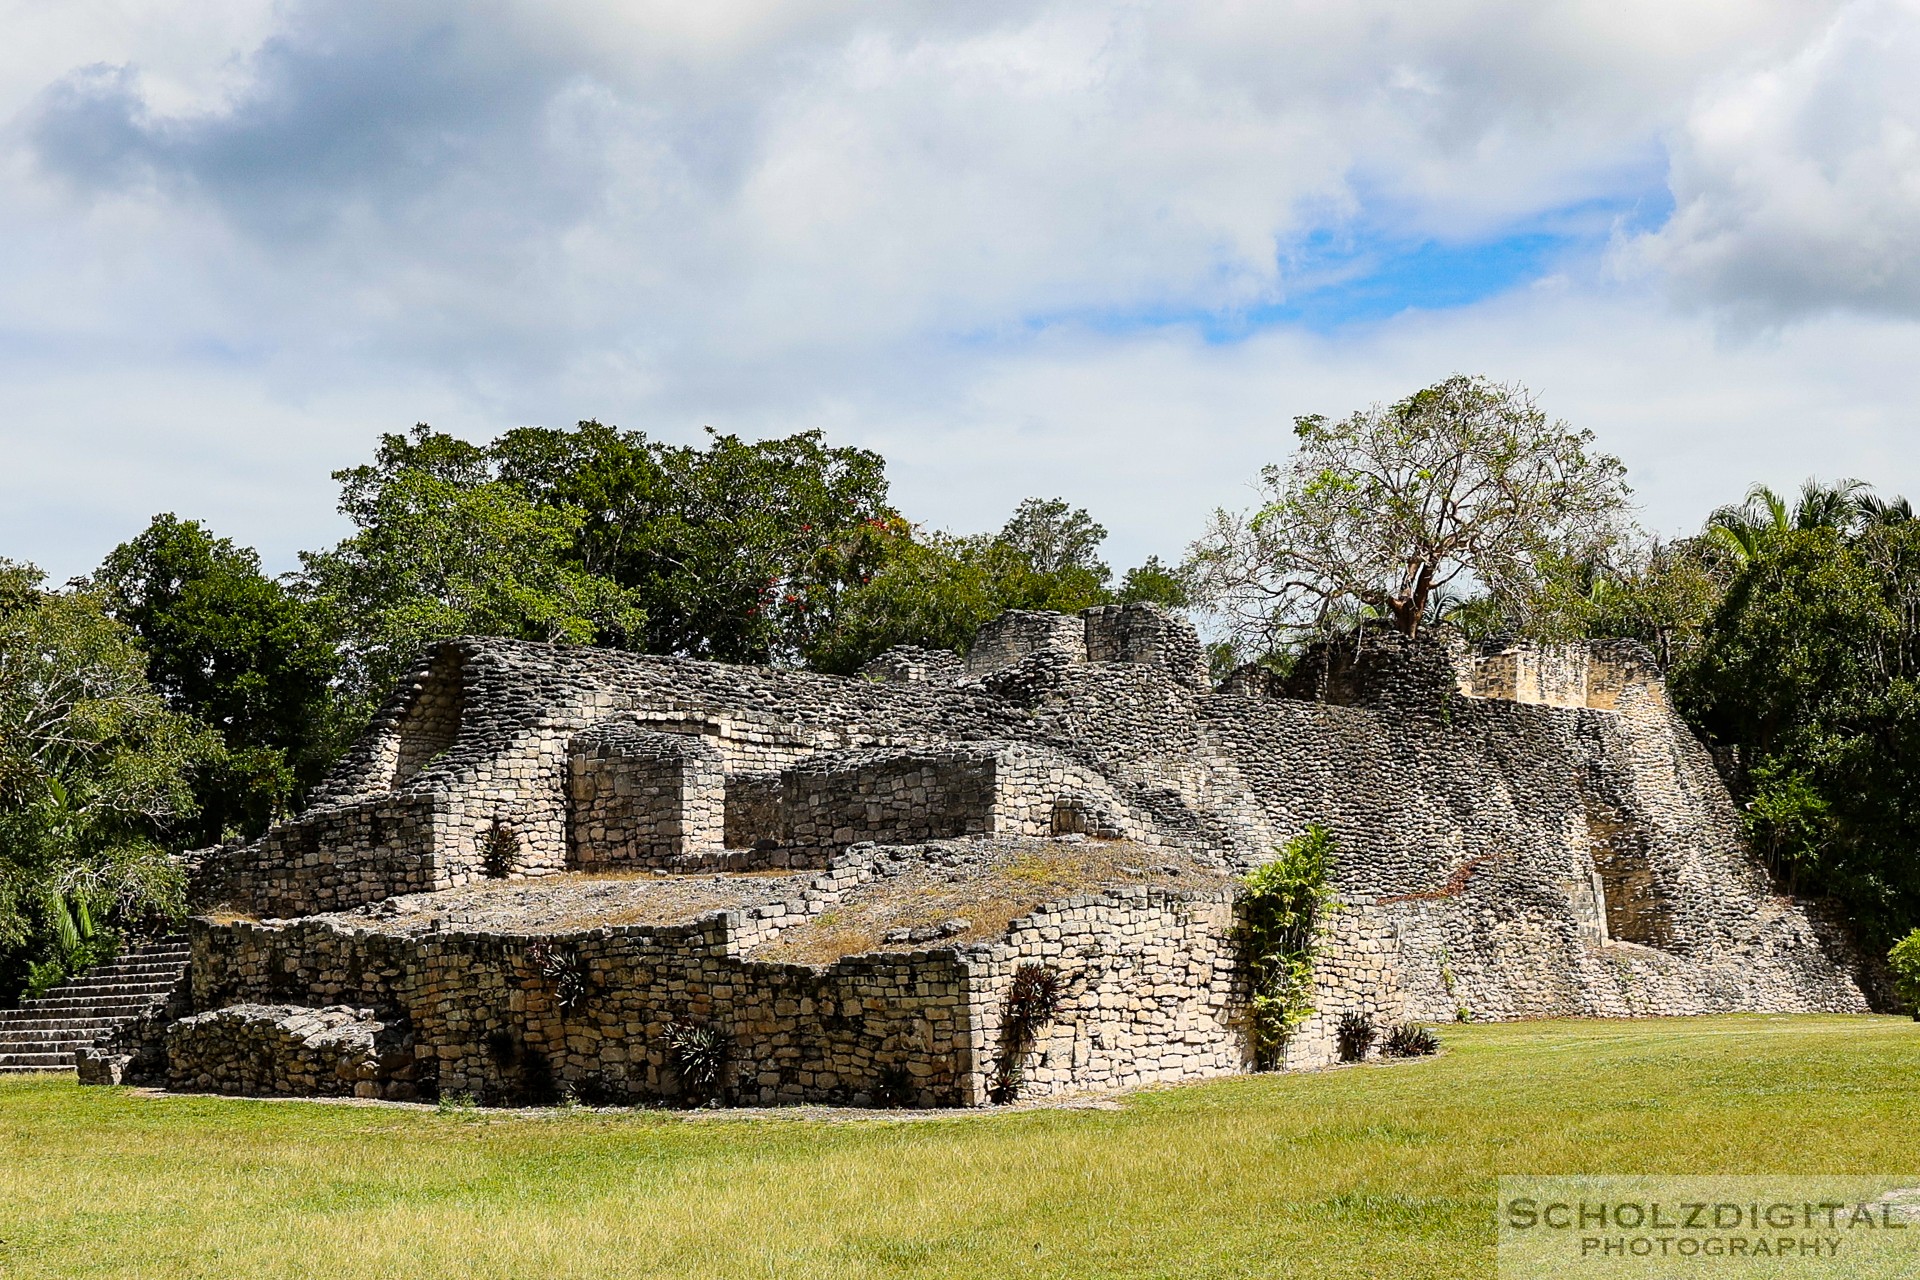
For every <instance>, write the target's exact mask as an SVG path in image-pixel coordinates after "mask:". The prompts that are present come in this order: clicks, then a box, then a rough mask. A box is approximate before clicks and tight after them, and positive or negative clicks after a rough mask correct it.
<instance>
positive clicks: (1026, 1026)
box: [987, 964, 1060, 1106]
mask: <svg viewBox="0 0 1920 1280" xmlns="http://www.w3.org/2000/svg"><path fill="white" fill-rule="evenodd" d="M1059 1011H1060V975H1059V974H1057V973H1055V972H1054V971H1053V970H1051V969H1049V968H1047V966H1045V965H1043V964H1023V965H1021V966H1020V967H1019V968H1018V969H1015V970H1014V971H1013V985H1012V986H1010V987H1008V988H1007V1013H1006V1017H1005V1018H1004V1019H1003V1020H1002V1022H1001V1024H1000V1060H999V1062H998V1064H997V1065H996V1066H995V1067H994V1072H993V1076H992V1078H991V1079H989V1080H988V1082H987V1100H988V1101H990V1102H992V1103H993V1104H994V1105H996V1106H999V1105H1001V1104H1004V1103H1008V1102H1012V1101H1014V1100H1015V1099H1017V1098H1018V1097H1019V1096H1020V1086H1021V1085H1022V1084H1023V1083H1025V1081H1026V1069H1025V1068H1024V1067H1023V1066H1022V1065H1021V1064H1022V1062H1023V1060H1024V1059H1025V1058H1026V1056H1027V1050H1028V1049H1030V1048H1032V1047H1033V1041H1034V1037H1035V1036H1036V1035H1037V1034H1038V1033H1039V1030H1040V1028H1041V1027H1044V1026H1046V1025H1047V1024H1048V1023H1049V1022H1052V1021H1053V1016H1054V1014H1056V1013H1058V1012H1059Z"/></svg>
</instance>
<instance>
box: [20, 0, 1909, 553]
mask: <svg viewBox="0 0 1920 1280" xmlns="http://www.w3.org/2000/svg"><path fill="white" fill-rule="evenodd" d="M0 29H5V30H7V31H8V32H9V33H10V37H11V38H10V40H9V42H8V48H7V49H6V50H5V51H4V52H0V117H4V119H5V121H6V124H5V128H4V129H0V164H4V166H5V171H4V178H5V181H3V182H0V447H3V448H4V449H5V452H6V456H7V458H8V459H9V466H8V467H7V468H5V469H4V471H0V555H8V556H12V557H15V558H27V559H33V560H35V561H37V562H39V563H41V564H43V565H44V566H45V567H47V568H48V569H49V570H50V571H52V572H53V573H54V574H55V575H56V576H66V575H68V574H72V573H79V572H83V571H84V570H85V569H86V568H88V567H89V566H90V565H92V564H93V563H95V562H96V561H97V560H98V559H99V557H100V556H101V555H102V554H103V553H104V552H105V551H106V550H107V549H108V548H110V547H111V546H112V545H113V544H114V543H115V542H117V541H119V540H120V539H122V538H124V537H126V536H129V535H130V534H131V533H133V532H135V531H136V530H137V529H138V528H139V527H140V526H141V525H142V524H143V523H144V521H145V520H146V519H147V518H148V517H149V516H151V515H152V514H154V513H155V512H158V511H163V510H171V511H176V512H178V513H180V514H183V515H191V516H197V517H200V518H202V519H205V520H206V521H208V522H209V523H210V524H211V525H213V526H214V527H215V528H216V530H218V531H219V532H221V533H224V534H228V535H231V536H233V537H236V538H238V539H240V540H242V541H245V542H248V543H251V544H253V545H257V546H259V547H260V548H261V549H262V551H263V553H264V554H265V556H266V558H267V560H268V562H269V563H270V564H271V565H274V566H275V567H277V568H287V567H291V565H292V564H293V562H294V553H295V552H296V551H297V550H298V549H299V548H301V547H311V546H317V545H321V544H323V543H325V542H328V541H331V540H332V539H333V538H335V537H338V536H339V534H340V531H341V530H340V522H339V519H338V517H337V516H336V515H335V514H334V513H333V510H332V504H333V497H334V494H333V486H332V483H331V482H330V481H329V480H328V478H327V475H328V472H329V471H330V470H332V469H334V468H338V467H342V466H348V465H352V464H354V463H356V462H358V461H360V460H362V459H364V458H365V457H366V456H367V455H368V453H369V452H370V451H371V448H372V446H373V442H374V440H375V438H376V437H377V435H378V434H379V433H380V432H382V431H392V430H399V429H402V428H404V427H406V426H407V425H410V424H411V423H413V422H415V421H431V422H433V423H434V424H435V425H437V426H440V427H442V428H445V429H448V430H453V431H456V432H458V433H460V434H463V435H467V436H470V437H473V438H484V437H486V436H489V435H492V434H494V433H496V432H498V431H500V430H503V429H505V428H508V427H511V426H515V425H520V424H524V423H546V424H556V423H565V422H570V421H573V420H575V419H578V418H584V417H598V418H600V419H602V420H604V421H612V422H617V423H620V424H621V425H625V426H630V427H637V428H641V429H644V430H646V431H648V432H650V433H652V434H655V435H659V436H663V437H666V438H672V439H693V438H696V437H697V435H698V433H699V431H700V429H701V427H702V426H705V425H712V426H714V427H716V428H719V429H723V430H734V431H739V432H742V433H744V434H749V435H763V434H771V433H780V432H786V431H793V430H800V429H804V428H808V427H816V426H817V427H821V428H824V429H826V430H827V431H828V432H829V434H830V435H831V436H832V437H833V438H835V439H837V440H844V441H848V442H853V443H860V444H865V445H869V446H871V447H875V448H879V449H881V450H882V451H883V452H884V453H886V454H887V456H888V458H889V459H890V462H891V474H892V476H893V478H894V484H895V489H896V496H897V497H898V499H899V500H900V502H901V504H902V506H903V507H904V508H905V509H906V510H907V511H908V512H909V513H910V514H912V515H915V516H917V517H919V518H922V519H924V520H927V521H929V522H931V523H935V524H942V525H946V526H949V527H954V528H962V529H977V528H989V527H993V526H995V525H997V524H998V522H999V521H1000V519H1001V518H1002V517H1003V516H1004V514H1005V512H1006V511H1007V510H1008V509H1010V508H1011V507H1012V506H1013V505H1014V503H1016V502H1017V501H1018V500H1019V499H1020V498H1022V497H1025V496H1028V495H1029V494H1042V495H1047V496H1051V495H1056V494H1057V495H1059V496H1063V497H1066V498H1068V499H1070V500H1072V501H1074V502H1076V503H1079V504H1083V505H1085V506H1087V507H1089V508H1090V509H1091V510H1092V511H1093V512H1094V514H1095V515H1096V516H1097V517H1099V518H1100V519H1101V520H1102V521H1103V522H1104V523H1105V524H1106V525H1107V526H1108V527H1109V528H1110V529H1111V530H1112V531H1113V538H1112V544H1111V546H1110V548H1109V550H1110V553H1111V555H1110V558H1111V559H1113V560H1115V561H1116V562H1118V563H1132V562H1135V561H1137V560H1138V559H1140V558H1142V557H1144V556H1145V555H1146V554H1149V553H1156V552H1157V553H1158V554H1160V555H1162V556H1175V555H1178V554H1179V552H1180V550H1181V548H1182V547H1183V546H1184V545H1185V543H1186V542H1187V541H1188V540H1190V539H1191V538H1192V537H1194V536H1196V535H1197V534H1198V532H1199V529H1200V526H1201V524H1202V522H1203V521H1204V519H1205V517H1206V514H1207V512H1208V511H1209V510H1210V509H1212V508H1213V507H1215V506H1218V505H1238V504H1240V503H1242V502H1244V501H1246V500H1247V496H1248V495H1247V483H1248V481H1249V480H1250V479H1251V478H1252V476H1253V475H1254V474H1255V473H1256V472H1257V470H1258V468H1259V467H1260V465H1262V464H1263V463H1266V462H1270V461H1274V460H1276V458H1278V457H1279V456H1281V455H1282V454H1283V453H1284V451H1285V449H1286V447H1287V440H1288V432H1287V429H1286V427H1287V424H1288V423H1290V422H1291V419H1292V417H1293V416H1294V415H1296V414H1301V413H1331V414H1337V413H1341V412H1345V411H1347V410H1350V409H1353V408H1357V407H1359V406H1361V405H1363V404H1366V403H1370V402H1373V401H1377V400H1384V399H1393V398H1398V397H1400V396H1402V395H1405V394H1407V393H1408V392H1410V391H1412V390H1414V389H1416V388H1417V387H1419V386H1422V385H1426V384H1427V383H1430V382H1432V381H1435V380H1437V379H1439V378H1441V377H1444V376H1446V375H1447V374H1449V373H1452V372H1455V371H1468V372H1480V373H1486V374H1489V375H1492V376H1494V377H1497V378H1500V379H1502V380H1519V381H1523V382H1525V383H1527V384H1528V385H1529V386H1531V387H1532V388H1533V389H1534V390H1535V391H1536V392H1537V393H1538V394H1539V396H1540V398H1541V401H1542V403H1543V404H1544V406H1545V407H1546V408H1547V409H1548V410H1549V411H1550V412H1553V413H1555V414H1556V415H1558V416H1561V417H1564V418H1566V419H1568V420H1569V421H1572V422H1574V423H1575V424H1577V425H1580V426H1585V427H1590V428H1592V429H1593V430H1594V431H1595V432H1596V433H1597V434H1598V436H1599V437H1600V440H1601V443H1602V445H1603V446H1604V447H1606V448H1609V449H1611V450H1612V451H1613V452H1616V453H1618V454H1619V455H1620V456H1621V457H1623V458H1624V459H1625V460H1626V461H1627V463H1628V464H1629V467H1630V472H1631V475H1632V478H1633V480H1634V482H1635V485H1636V488H1637V491H1638V494H1639V498H1640V500H1641V502H1642V504H1643V518H1644V519H1645V521H1646V522H1647V523H1648V524H1649V525H1650V526H1652V527H1655V528H1658V529H1662V530H1665V531H1674V530H1677V529H1680V528H1685V527H1688V526H1690V525H1691V524H1693V523H1696V522H1697V521H1698V519H1699V518H1700V516H1701V515H1702V514H1704V512H1705V511H1706V510H1707V509H1709V508H1710V507H1711V506H1713V505H1715V504H1717V503H1719V502H1721V501H1725V500H1727V499H1729V498H1730V497H1737V496H1738V493H1739V491H1741V490H1742V489H1744V487H1745V485H1746V484H1747V483H1748V482H1749V481H1750V480H1756V479H1759V480H1767V481H1770V482H1772V483H1775V484H1794V483H1797V482H1798V480H1799V479H1800V478H1802V477H1803V476H1805V475H1808V474H1822V475H1839V474H1852V475H1861V476H1866V477H1868V478H1870V479H1873V480H1875V481H1877V482H1879V483H1881V484H1882V486H1883V487H1885V488H1888V489H1890V490H1899V489H1902V488H1905V489H1910V490H1914V491H1916V492H1920V468H1916V464H1915V462H1914V458H1915V457H1916V451H1915V450H1914V449H1913V448H1912V447H1911V446H1912V443H1913V442H1912V432H1913V426H1914V419H1913V414H1912V412H1911V410H1910V409H1909V405H1910V404H1911V403H1912V401H1913V395H1912V391H1913V388H1912V378H1911V374H1910V370H1911V369H1912V368H1914V367H1916V366H1917V365H1920V361H1916V359H1915V356H1916V354H1920V352H1917V351H1916V343H1915V338H1916V328H1915V322H1916V318H1917V317H1920V189H1916V188H1915V187H1914V185H1913V184H1912V182H1911V175H1912V174H1913V173H1914V172H1916V171H1917V166H1920V154H1916V145H1917V144H1916V143H1915V142H1914V139H1915V138H1916V137H1920V101H1916V99H1915V98H1914V95H1912V94H1911V93H1910V92H1908V91H1907V89H1908V86H1909V85H1910V84H1911V80H1912V75H1913V73H1914V71H1915V70H1916V69H1920V0H1874V2H1871V3H1869V2H1865V0H1839V2H1828V0H1819V2H1816V0H1774V2H1771V3H1764V2H1761V0H1719V2H1717V3H1715V4H1712V5H1697V6H1684V7H1676V6H1672V5H1670V4H1665V3H1658V4H1656V3H1652V2H1651V0H1613V2H1612V3H1608V4H1599V3H1597V2H1596V3H1549V4H1539V3H1518V2H1517V0H1516V2H1514V3H1467V2H1464V0H1462V2H1436V3H1435V4H1432V5H1425V6H1419V7H1417V8H1416V7H1410V6H1405V5H1402V4H1395V3H1387V2H1386V0H1380V2H1379V3H1371V2H1368V0H1354V2H1353V3H1348V4H1342V5H1337V6H1335V5H1327V4H1323V3H1284V2H1283V3H1279V4H1276V5H1272V6H1265V7H1262V8H1260V9H1258V10H1251V9H1248V8H1246V7H1244V6H1238V5H1230V4H1225V3H1222V4H1218V5H1216V4H1213V3H1210V2H1209V0H1192V2H1191V3H1186V4H1181V5H1177V6H1175V5H1164V4H1154V3H1130V4H1124V5H1116V4H1090V3H1038V2H1030V0H987V2H985V3H982V4H979V5H972V6H965V7H960V8H956V7H954V6H946V5H934V4H927V3H918V2H917V0H910V2H907V3H902V4H898V5H893V6H888V7H886V8H885V9H884V10H872V11H868V10H856V9H854V8H851V7H848V6H844V5H840V4H837V3H828V2H826V0H712V3H709V4H706V5H702V6H685V5H670V4H651V3H631V2H628V3H582V2H568V3H560V4H547V5H534V4H531V3H518V2H516V0H489V3H488V4H486V5H482V6H473V5H453V4H443V3H439V2H437V0H423V2H422V3H419V4H413V5H407V6H389V5H377V4H372V3H367V2H365V0H335V2H334V3H330V4H326V5H320V4H314V3H308V2H306V0H279V2H277V3H275V2H272V0H200V2H199V3H196V4H192V5H188V4H185V3H174V2H173V0H157V2H156V3H154V4H151V5H144V6H140V7H139V8H137V9H134V10H129V9H127V8H125V7H124V6H122V5H120V4H118V3H115V2H113V0H73V2H72V3H70V4H65V5H61V6H47V5H44V4H39V3H34V2H32V0H0Z"/></svg>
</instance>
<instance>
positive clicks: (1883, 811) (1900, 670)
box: [1674, 520, 1920, 945]
mask: <svg viewBox="0 0 1920 1280" xmlns="http://www.w3.org/2000/svg"><path fill="white" fill-rule="evenodd" d="M1674 688H1675V696H1676V700H1677V702H1678V703H1679V705H1680V707H1681V709H1682V710H1683V711H1684V712H1685V713H1686V714H1687V715H1688V717H1689V718H1690V719H1692V720H1693V721H1694V722H1695V723H1696V724H1698V725H1699V726H1700V728H1701V729H1702V730H1703V731H1704V732H1705V733H1706V734H1707V735H1708V736H1709V738H1710V739H1711V740H1712V741H1714V742H1717V743H1719V744H1722V745H1724V746H1726V747H1729V748H1732V749H1733V750H1734V751H1735V752H1736V753H1737V755H1738V757H1739V764H1740V776H1739V777H1738V778H1737V779H1736V781H1737V782H1738V784H1739V793H1740V798H1741V799H1742V800H1743V802H1744V805H1745V812H1746V815H1747V822H1748V827H1749V831H1750V833H1751V835H1752V836H1753V839H1754V844H1755V847H1756V848H1757V849H1758V850H1759V851H1760V852H1761V853H1762V854H1763V855H1764V856H1765V857H1766V858H1767V859H1768V861H1769V863H1770V864H1771V865H1772V867H1773V869H1774V871H1775V873H1776V875H1777V876H1778V877H1779V878H1780V879H1781V881H1782V882H1783V883H1784V884H1785V885H1787V886H1788V887H1789V888H1791V889H1794V890H1796V891H1799V892H1806V893H1817V894H1826V895H1831V896H1833V897H1835V898H1838V899H1839V900H1840V901H1842V902H1843V903H1844V904H1846V906H1847V907H1848V909H1849V911H1850V912H1851V914H1852V915H1853V916H1854V918H1855V920H1856V921H1857V922H1858V923H1859V924H1860V925H1861V926H1862V928H1863V929H1864V930H1865V931H1866V932H1867V933H1868V934H1869V935H1870V936H1871V937H1872V938H1874V939H1875V940H1877V941H1879V942H1881V943H1882V944H1883V945H1884V943H1886V942H1889V941H1891V940H1892V939H1893V938H1894V937H1896V936H1898V935H1899V934H1900V933H1903V932H1905V931H1906V930H1907V929H1908V928H1911V927H1912V926H1913V925H1914V924H1915V923H1916V922H1920V851H1917V850H1916V849H1915V847H1914V835H1913V833H1914V832H1915V831H1916V830H1920V523H1915V522H1913V521H1910V520H1909V521H1904V522H1898V523H1891V524H1871V525H1860V526H1859V527H1857V528H1856V529H1855V531H1853V532H1851V533H1849V532H1847V531H1845V530H1843V529H1839V528H1834V527H1832V526H1830V525H1815V526H1813V527H1808V528H1799V527H1792V528H1785V529H1780V530H1777V531H1775V532H1774V533H1773V534H1772V535H1771V536H1769V537H1768V538H1766V539H1765V540H1764V541H1763V542H1762V543H1761V544H1759V546H1758V548H1757V550H1756V553H1755V554H1754V555H1753V556H1752V558H1751V559H1750V560H1749V561H1748V562H1747V563H1746V564H1745V565H1744V567H1743V568H1742V569H1741V571H1740V573H1739V575H1738V576H1737V577H1736V578H1735V579H1734V580H1733V582H1732V585H1731V586H1730V588H1729V589H1728V591H1727V593H1726V596H1725V598H1724V599H1723V600H1722V601H1721V602H1720V604H1719V606H1718V608H1717V609H1716V611H1715V613H1714V616H1713V618H1712V620H1711V624H1710V626H1709V628H1708V632H1707V636H1706V639H1705V641H1704V645H1703V647H1702V649H1701V651H1700V654H1699V657H1698V659H1697V660H1696V661H1694V662H1691V663H1689V664H1686V665H1684V666H1682V667H1681V668H1680V669H1679V670H1677V671H1676V672H1675V674H1674Z"/></svg>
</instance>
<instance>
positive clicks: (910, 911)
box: [752, 840, 1228, 965]
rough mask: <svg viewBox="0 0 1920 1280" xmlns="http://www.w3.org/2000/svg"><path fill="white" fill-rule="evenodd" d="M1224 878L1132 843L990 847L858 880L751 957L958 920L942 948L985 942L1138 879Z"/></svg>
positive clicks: (1204, 882) (1189, 884)
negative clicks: (963, 862)
mask: <svg viewBox="0 0 1920 1280" xmlns="http://www.w3.org/2000/svg"><path fill="white" fill-rule="evenodd" d="M1227 881H1228V876H1227V873H1226V872H1224V871H1222V870H1220V869H1219V868H1217V867H1211V866H1207V865H1205V864H1203V863H1199V862H1196V861H1194V860H1193V859H1192V858H1191V857H1189V856H1188V855H1186V854H1184V853H1178V852H1175V851H1172V850H1168V849H1155V848H1150V847H1148V846H1145V845H1139V844H1135V843H1133V842H1132V841H1129V840H1088V841H1085V842H1083V843H1074V842H1066V841H1058V840H1044V841H1041V840H1036V841H1033V842H1031V843H1030V844H1026V845H1015V846H1010V847H1005V848H997V849H994V850H993V851H992V853H991V855H990V856H989V857H988V860H987V862H986V864H985V865H984V866H977V867H976V866H966V867H949V866H943V865H940V864H938V863H926V864H921V865H915V866H910V867H909V869H908V870H907V871H905V872H903V873H902V874H900V875H896V876H890V877H887V878H886V879H882V880H875V881H873V882H872V883H870V884H865V885H862V886H860V887H859V888H858V889H855V890H853V891H852V892H851V893H849V894H848V895H847V896H846V897H845V898H844V899H842V900H841V902H840V904H839V905H838V906H836V907H834V908H832V909H830V910H828V911H824V912H822V913H821V914H820V915H819V916H817V917H816V918H814V919H813V920H810V921H808V922H807V923H806V924H802V925H796V926H794V927H792V928H789V929H785V930H783V931H781V933H780V935H779V936H778V937H777V938H776V939H774V940H773V941H772V942H769V943H767V944H766V945H765V946H762V947H760V948H758V949H756V950H755V951H754V952H753V953H752V957H753V959H755V960H771V961H778V962H780V963H784V964H812V965H819V964H831V963H832V962H834V961H835V960H838V959H840V958H841V957H843V956H850V955H857V954H859V953H861V952H864V951H875V950H879V949H881V948H883V947H888V946H891V947H893V948H894V949H900V948H901V947H903V946H905V945H914V944H900V943H891V944H890V943H887V942H886V941H885V939H886V936H887V935H888V934H889V933H891V932H894V931H895V930H899V929H923V928H930V927H934V926H938V925H941V924H944V923H946V922H948V921H960V920H964V921H966V928H965V929H962V930H958V931H956V932H954V933H952V934H950V935H948V936H947V937H944V938H942V939H941V940H940V945H946V944H948V943H966V942H975V941H982V940H986V939H992V938H998V937H1000V936H1001V935H1002V934H1004V933H1005V932H1006V931H1007V926H1008V925H1010V924H1012V923H1013V922H1014V921H1015V920H1017V919H1019V918H1020V917H1021V916H1023V915H1026V914H1027V913H1028V912H1030V911H1032V910H1034V909H1035V908H1037V907H1039V906H1042V905H1043V904H1045V903H1047V902H1051V901H1054V900H1056V899H1059V898H1065V897H1071V896H1073V895H1075V894H1081V893H1090V892H1095V891H1098V890H1100V889H1105V888H1112V887H1116V886H1121V885H1141V884H1154V885H1160V886H1163V887H1169V888H1188V889H1217V888H1220V887H1222V886H1224V885H1225V884H1226V883H1227ZM919 945H928V944H919Z"/></svg>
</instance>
